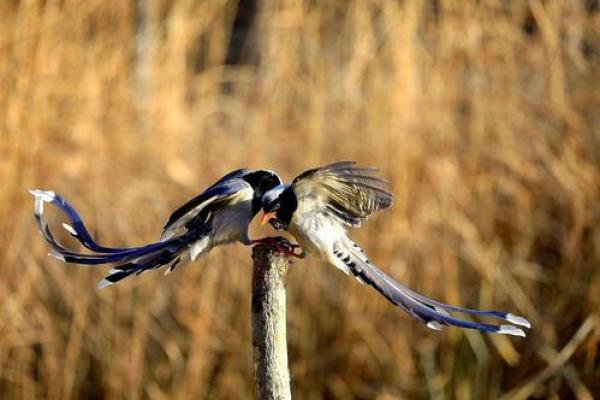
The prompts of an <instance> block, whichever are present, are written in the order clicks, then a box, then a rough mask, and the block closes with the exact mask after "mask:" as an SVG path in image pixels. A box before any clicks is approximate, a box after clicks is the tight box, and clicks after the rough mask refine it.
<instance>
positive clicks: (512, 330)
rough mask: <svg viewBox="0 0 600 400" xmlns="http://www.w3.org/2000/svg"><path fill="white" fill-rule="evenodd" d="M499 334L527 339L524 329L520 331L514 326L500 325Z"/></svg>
mask: <svg viewBox="0 0 600 400" xmlns="http://www.w3.org/2000/svg"><path fill="white" fill-rule="evenodd" d="M497 333H501V334H503V335H512V336H521V337H525V332H523V330H522V329H519V328H517V327H515V326H512V325H500V330H498V332H497Z"/></svg>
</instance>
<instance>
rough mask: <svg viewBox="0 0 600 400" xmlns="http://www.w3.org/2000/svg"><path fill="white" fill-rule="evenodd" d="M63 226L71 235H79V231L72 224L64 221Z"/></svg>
mask: <svg viewBox="0 0 600 400" xmlns="http://www.w3.org/2000/svg"><path fill="white" fill-rule="evenodd" d="M62 227H63V228H65V230H66V231H67V232H69V233H70V234H71V235H73V236H77V232H75V229H73V227H72V226H71V225H69V224H67V223H66V222H63V223H62Z"/></svg>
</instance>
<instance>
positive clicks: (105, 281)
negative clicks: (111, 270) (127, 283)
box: [97, 278, 114, 290]
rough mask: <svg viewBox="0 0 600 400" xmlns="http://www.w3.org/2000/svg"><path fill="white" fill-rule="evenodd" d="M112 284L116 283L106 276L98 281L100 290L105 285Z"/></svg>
mask: <svg viewBox="0 0 600 400" xmlns="http://www.w3.org/2000/svg"><path fill="white" fill-rule="evenodd" d="M111 285H114V283H113V282H111V281H109V280H108V279H106V278H104V279H102V280H101V281H100V282H98V286H97V288H98V290H100V289H104V288H105V287H107V286H111Z"/></svg>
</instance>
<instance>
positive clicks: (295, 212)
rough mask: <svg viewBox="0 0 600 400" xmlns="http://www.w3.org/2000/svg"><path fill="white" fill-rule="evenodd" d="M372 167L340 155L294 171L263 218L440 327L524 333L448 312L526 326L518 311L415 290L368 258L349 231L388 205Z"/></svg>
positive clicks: (269, 200)
mask: <svg viewBox="0 0 600 400" xmlns="http://www.w3.org/2000/svg"><path fill="white" fill-rule="evenodd" d="M374 171H375V170H374V169H372V168H358V167H356V166H355V163H354V162H351V161H343V162H338V163H334V164H330V165H326V166H324V167H320V168H314V169H311V170H308V171H306V172H303V173H302V174H300V175H298V176H297V177H296V178H295V179H294V180H293V181H292V183H291V184H282V185H279V186H277V187H275V188H273V189H271V190H270V191H268V192H266V193H265V195H264V196H263V200H262V206H263V211H264V216H263V219H262V220H263V223H265V222H269V223H271V225H272V226H273V227H274V228H275V229H278V230H287V231H288V232H290V233H291V234H292V235H293V236H294V238H295V239H296V240H297V241H298V243H299V244H300V246H301V247H302V249H303V254H306V255H313V256H316V257H319V258H321V259H324V260H327V261H328V262H329V263H331V264H332V265H333V266H335V267H336V268H338V269H340V270H342V271H344V272H345V273H346V274H349V275H352V276H354V277H355V278H356V279H357V280H358V281H360V282H361V283H364V284H368V285H370V286H371V287H373V288H374V289H375V290H377V291H378V292H379V293H381V294H382V295H383V296H384V297H385V298H386V299H388V300H389V301H390V302H391V303H393V304H394V305H396V306H398V307H400V308H402V309H404V310H405V311H406V312H407V313H409V314H410V315H411V316H413V317H415V318H416V319H418V320H419V321H421V322H423V323H425V324H426V325H427V326H428V327H429V328H431V329H435V330H440V329H442V327H443V326H444V325H453V326H458V327H462V328H469V329H477V330H480V331H484V332H490V333H502V334H509V335H517V336H525V333H524V332H523V330H521V329H519V328H517V327H515V326H513V325H508V324H505V325H500V326H498V325H491V324H486V323H479V322H471V321H467V320H462V319H459V318H456V317H454V316H452V315H450V313H449V312H460V313H466V314H470V315H476V316H486V317H493V318H499V319H503V320H505V321H508V322H510V323H513V324H515V325H521V326H525V327H530V324H529V322H528V321H527V320H526V319H525V318H522V317H518V316H516V315H513V314H510V313H504V312H500V311H482V310H474V309H467V308H462V307H456V306H451V305H448V304H444V303H441V302H438V301H435V300H432V299H429V298H428V297H426V296H423V295H421V294H418V293H416V292H414V291H412V290H410V289H409V288H407V287H406V286H404V285H402V284H400V283H399V282H397V281H395V280H394V279H392V278H391V277H390V276H389V275H387V274H385V273H384V272H383V271H381V270H380V269H379V268H377V267H376V266H375V265H373V264H372V263H371V261H370V260H369V258H368V257H367V255H366V254H365V252H364V251H363V250H362V249H361V248H360V246H358V245H357V244H356V243H355V242H354V241H353V240H352V239H351V238H350V236H349V235H348V232H347V229H348V228H349V227H359V226H360V225H361V224H362V223H363V222H364V220H366V218H367V217H368V216H369V215H370V214H371V213H373V212H375V211H380V210H384V209H386V208H388V207H390V206H391V204H392V196H391V194H390V193H388V192H387V190H386V189H387V182H385V181H384V180H382V179H380V178H377V177H375V176H374V175H373V172H374Z"/></svg>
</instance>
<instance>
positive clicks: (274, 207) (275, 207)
mask: <svg viewBox="0 0 600 400" xmlns="http://www.w3.org/2000/svg"><path fill="white" fill-rule="evenodd" d="M280 206H281V204H280V203H275V205H274V206H273V211H277V210H279V207H280Z"/></svg>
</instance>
